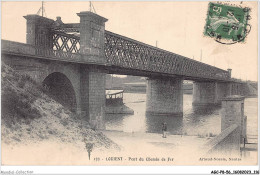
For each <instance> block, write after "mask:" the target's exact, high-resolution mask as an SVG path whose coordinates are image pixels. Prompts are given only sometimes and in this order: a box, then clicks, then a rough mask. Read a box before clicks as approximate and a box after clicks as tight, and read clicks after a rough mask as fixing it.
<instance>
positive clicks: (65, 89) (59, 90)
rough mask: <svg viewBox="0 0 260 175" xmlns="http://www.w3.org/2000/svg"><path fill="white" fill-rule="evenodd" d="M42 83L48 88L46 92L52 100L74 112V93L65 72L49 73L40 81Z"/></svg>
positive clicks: (75, 105)
mask: <svg viewBox="0 0 260 175" xmlns="http://www.w3.org/2000/svg"><path fill="white" fill-rule="evenodd" d="M42 84H43V86H46V87H47V88H48V93H49V94H50V95H51V97H52V98H53V99H54V100H56V101H57V102H59V103H61V104H62V105H63V106H64V107H66V108H68V109H70V110H71V111H72V112H76V110H77V100H76V93H75V90H74V87H73V85H72V83H71V81H70V80H69V78H68V77H67V76H66V75H65V74H63V73H61V72H53V73H50V74H49V75H48V76H47V77H45V79H44V80H43V81H42Z"/></svg>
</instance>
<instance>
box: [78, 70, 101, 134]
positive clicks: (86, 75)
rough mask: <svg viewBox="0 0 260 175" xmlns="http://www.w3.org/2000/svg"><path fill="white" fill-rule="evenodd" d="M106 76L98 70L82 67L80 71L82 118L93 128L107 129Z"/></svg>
mask: <svg viewBox="0 0 260 175" xmlns="http://www.w3.org/2000/svg"><path fill="white" fill-rule="evenodd" d="M105 80H106V74H105V73H103V72H100V71H99V70H98V69H95V68H90V67H87V66H82V67H81V71H80V94H81V111H80V115H81V117H86V118H87V119H88V121H89V123H90V125H91V127H92V128H95V129H105V124H104V117H105V113H104V111H105Z"/></svg>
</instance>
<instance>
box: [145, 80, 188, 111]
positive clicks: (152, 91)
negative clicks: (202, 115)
mask: <svg viewBox="0 0 260 175" xmlns="http://www.w3.org/2000/svg"><path fill="white" fill-rule="evenodd" d="M146 96H147V99H146V113H148V114H151V115H173V116H182V115H183V88H182V79H148V80H147V90H146Z"/></svg>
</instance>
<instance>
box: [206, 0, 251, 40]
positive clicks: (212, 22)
mask: <svg viewBox="0 0 260 175" xmlns="http://www.w3.org/2000/svg"><path fill="white" fill-rule="evenodd" d="M249 12H250V9H249V8H243V7H237V6H230V5H224V4H220V3H212V2H210V3H209V7H208V15H207V20H206V26H205V30H204V35H206V36H210V37H212V38H214V39H215V41H217V42H219V43H221V44H235V43H238V42H244V40H245V38H246V36H247V35H248V33H249V32H250V29H251V26H250V25H249V24H248V21H249V20H250V18H251V17H250V15H249Z"/></svg>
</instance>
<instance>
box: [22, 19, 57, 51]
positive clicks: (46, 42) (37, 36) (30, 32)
mask: <svg viewBox="0 0 260 175" xmlns="http://www.w3.org/2000/svg"><path fill="white" fill-rule="evenodd" d="M24 18H25V19H26V20H27V23H26V43H27V44H31V45H33V46H36V47H41V49H37V50H36V52H37V54H43V53H40V52H41V50H43V49H52V48H53V35H52V31H51V26H52V24H53V23H54V20H52V19H49V18H45V17H42V16H39V15H27V16H24Z"/></svg>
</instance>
